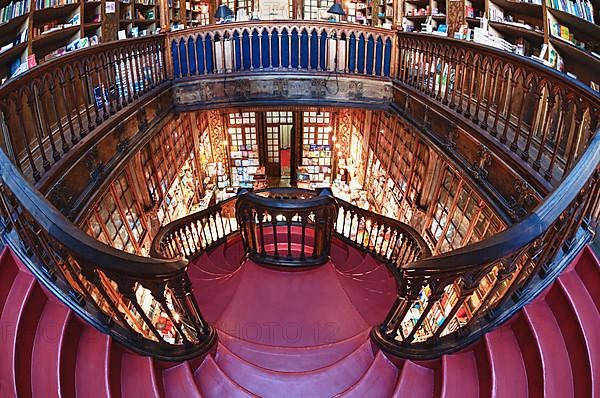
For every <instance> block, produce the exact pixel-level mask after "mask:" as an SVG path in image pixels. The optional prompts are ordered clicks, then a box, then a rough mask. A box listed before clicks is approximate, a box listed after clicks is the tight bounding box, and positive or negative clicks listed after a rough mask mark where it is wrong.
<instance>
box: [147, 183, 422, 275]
mask: <svg viewBox="0 0 600 398" xmlns="http://www.w3.org/2000/svg"><path fill="white" fill-rule="evenodd" d="M234 205H235V206H234ZM236 232H240V233H241V236H242V239H243V241H244V248H245V252H246V254H247V255H248V256H249V257H250V258H251V259H253V260H254V261H257V262H260V263H264V264H270V265H277V266H310V265H317V264H322V263H324V262H326V261H327V260H328V259H329V253H330V247H331V238H332V236H335V237H337V238H341V239H343V240H344V241H345V242H347V243H350V244H351V245H353V246H356V247H357V248H359V249H361V250H365V251H369V252H371V253H372V254H374V255H376V256H378V257H379V258H381V259H382V260H383V261H385V262H386V263H387V264H388V266H390V268H391V270H392V272H396V273H397V272H398V270H399V268H400V267H401V266H402V265H403V264H406V263H408V262H411V261H415V260H417V259H422V258H425V257H428V256H430V255H431V251H430V250H429V248H428V247H427V244H426V243H425V241H424V240H423V238H421V236H419V234H418V233H417V232H416V231H415V230H414V229H413V228H412V227H410V226H408V225H406V224H403V223H401V222H399V221H396V220H392V219H390V218H387V217H384V216H381V215H378V214H375V213H372V212H370V211H367V210H364V209H361V208H358V207H356V206H354V205H351V204H350V203H347V202H345V201H343V200H341V199H339V198H333V197H332V196H331V192H330V191H329V190H326V189H325V190H322V191H321V192H320V193H318V192H316V191H312V190H306V189H298V188H267V189H261V190H258V191H256V192H246V193H242V194H241V195H239V196H237V197H234V198H230V199H228V200H226V201H224V202H221V203H218V204H217V205H215V206H212V207H211V208H209V209H206V210H203V211H201V212H198V213H194V214H190V215H188V216H186V217H183V218H181V219H179V220H176V221H173V222H172V223H170V224H168V225H166V226H164V227H163V228H162V229H161V230H160V231H159V232H158V234H157V235H156V237H155V238H154V242H153V245H152V255H153V256H156V257H163V256H164V257H166V258H173V257H177V256H181V255H183V256H185V257H186V258H188V259H194V258H196V257H197V256H198V255H199V254H201V253H203V252H205V251H206V250H209V249H210V248H212V247H214V246H216V245H218V244H220V243H222V242H223V241H224V239H225V238H227V237H228V236H230V235H232V234H234V233H236Z"/></svg>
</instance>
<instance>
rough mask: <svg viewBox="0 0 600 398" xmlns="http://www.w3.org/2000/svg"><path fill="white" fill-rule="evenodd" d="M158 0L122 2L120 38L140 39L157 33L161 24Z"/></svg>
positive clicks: (124, 0) (122, 0)
mask: <svg viewBox="0 0 600 398" xmlns="http://www.w3.org/2000/svg"><path fill="white" fill-rule="evenodd" d="M157 1H158V0H120V1H119V38H125V37H140V36H146V35H150V34H153V33H156V32H157V31H158V30H159V27H160V22H159V17H158V4H157Z"/></svg>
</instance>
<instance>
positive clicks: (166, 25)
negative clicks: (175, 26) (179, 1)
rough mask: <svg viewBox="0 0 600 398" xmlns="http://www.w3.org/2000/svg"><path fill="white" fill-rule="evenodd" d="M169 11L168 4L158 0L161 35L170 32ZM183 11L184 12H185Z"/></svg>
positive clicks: (164, 0) (165, 1) (163, 0)
mask: <svg viewBox="0 0 600 398" xmlns="http://www.w3.org/2000/svg"><path fill="white" fill-rule="evenodd" d="M169 11H170V10H169V2H168V1H167V0H159V1H158V12H159V14H160V15H159V17H160V32H161V33H165V32H169V31H170V30H171V16H170V12H169ZM183 11H184V12H185V10H183ZM180 12H181V10H180Z"/></svg>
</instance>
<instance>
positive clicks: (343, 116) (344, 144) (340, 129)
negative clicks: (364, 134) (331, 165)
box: [336, 108, 352, 159]
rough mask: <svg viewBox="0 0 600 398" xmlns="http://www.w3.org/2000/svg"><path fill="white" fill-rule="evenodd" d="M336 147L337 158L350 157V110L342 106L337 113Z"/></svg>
mask: <svg viewBox="0 0 600 398" xmlns="http://www.w3.org/2000/svg"><path fill="white" fill-rule="evenodd" d="M337 120H338V126H337V142H336V149H337V151H338V159H339V158H348V157H350V134H351V132H352V110H350V109H347V108H344V109H341V110H340V111H339V113H338V118H337Z"/></svg>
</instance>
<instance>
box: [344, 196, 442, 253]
mask: <svg viewBox="0 0 600 398" xmlns="http://www.w3.org/2000/svg"><path fill="white" fill-rule="evenodd" d="M336 201H337V202H338V203H339V205H340V206H341V207H345V208H347V209H349V210H350V211H352V212H355V213H357V214H363V215H365V216H366V217H368V218H369V219H370V220H372V222H375V223H381V224H383V225H389V226H392V227H394V228H397V229H399V230H402V231H404V232H405V233H407V234H408V235H409V236H410V238H411V239H412V240H414V241H415V243H416V244H417V246H418V248H419V253H418V258H420V259H425V258H429V257H431V248H430V247H429V245H427V242H425V239H423V237H422V236H421V235H420V234H419V233H418V232H417V231H416V230H415V229H414V228H413V227H411V226H410V225H408V224H406V223H403V222H401V221H398V220H396V219H393V218H390V217H387V216H384V215H383V214H378V213H375V212H372V211H369V210H365V209H363V208H361V207H358V206H356V205H353V204H352V203H349V202H347V201H345V200H343V199H340V198H336Z"/></svg>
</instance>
